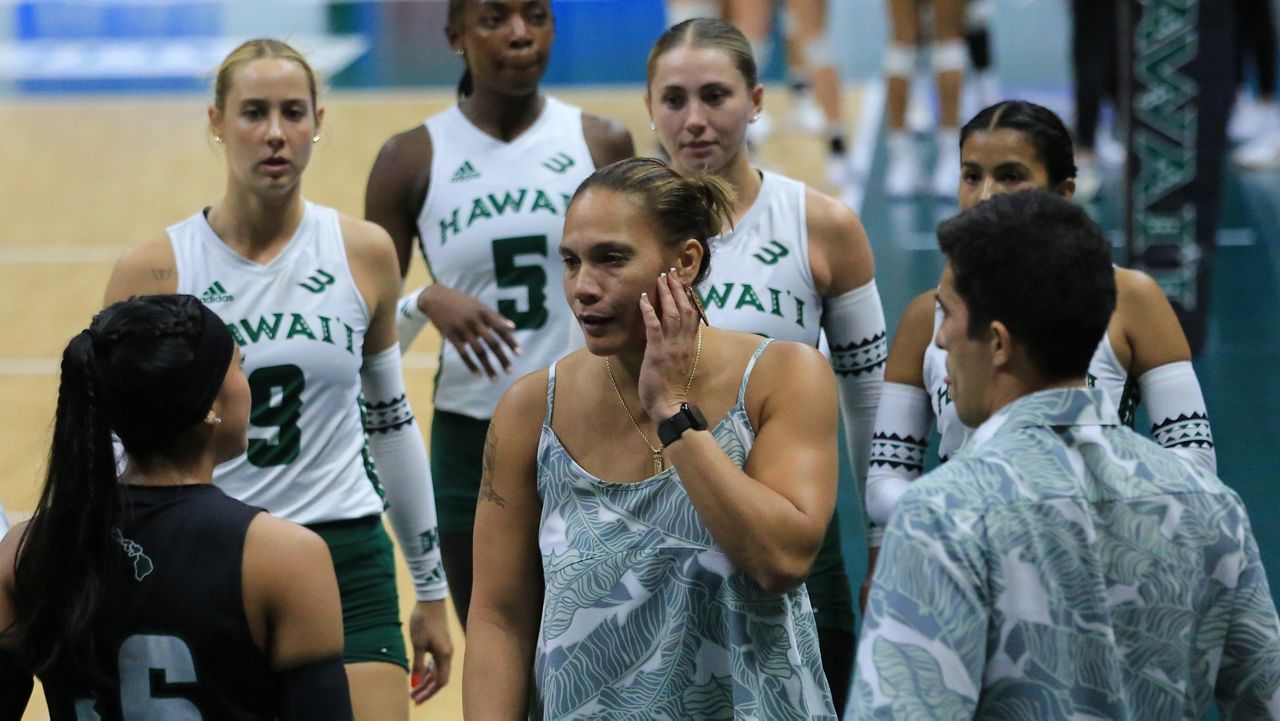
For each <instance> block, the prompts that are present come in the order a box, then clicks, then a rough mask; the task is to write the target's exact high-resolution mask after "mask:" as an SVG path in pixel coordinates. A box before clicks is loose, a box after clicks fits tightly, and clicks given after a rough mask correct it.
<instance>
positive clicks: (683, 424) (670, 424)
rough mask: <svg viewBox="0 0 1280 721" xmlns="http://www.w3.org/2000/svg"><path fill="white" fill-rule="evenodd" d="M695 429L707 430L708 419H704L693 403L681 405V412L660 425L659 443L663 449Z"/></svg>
mask: <svg viewBox="0 0 1280 721" xmlns="http://www.w3.org/2000/svg"><path fill="white" fill-rule="evenodd" d="M689 429H693V430H695V431H705V430H707V419H706V418H705V417H703V415H702V411H700V410H698V407H697V406H695V405H693V404H692V403H681V404H680V410H678V411H676V414H675V415H674V416H671V417H670V418H668V419H667V420H665V421H663V422H662V423H660V424H658V441H659V442H660V443H661V444H662V447H663V448H666V447H667V446H669V445H671V444H672V443H675V442H676V441H678V440H680V437H681V436H683V435H684V432H685V431H687V430H689Z"/></svg>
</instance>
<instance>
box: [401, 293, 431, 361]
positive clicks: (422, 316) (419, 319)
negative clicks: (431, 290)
mask: <svg viewBox="0 0 1280 721" xmlns="http://www.w3.org/2000/svg"><path fill="white" fill-rule="evenodd" d="M426 289H427V287H426V286H425V285H424V286H422V287H421V288H419V289H417V290H415V291H413V292H412V293H410V294H409V295H406V296H405V297H403V298H401V299H400V302H398V303H396V332H397V333H399V334H400V352H401V353H404V352H406V351H408V350H409V346H411V345H413V339H414V338H417V337H418V334H419V333H421V332H422V329H423V328H426V327H427V323H428V322H429V321H428V319H427V314H426V313H423V312H422V310H421V309H419V308H418V296H420V295H422V291H424V290H426Z"/></svg>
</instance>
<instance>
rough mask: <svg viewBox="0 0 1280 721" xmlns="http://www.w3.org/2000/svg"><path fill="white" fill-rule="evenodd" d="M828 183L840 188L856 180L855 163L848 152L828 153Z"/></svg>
mask: <svg viewBox="0 0 1280 721" xmlns="http://www.w3.org/2000/svg"><path fill="white" fill-rule="evenodd" d="M826 175H827V185H829V186H831V187H832V188H836V189H840V188H844V187H845V186H847V185H850V184H851V183H853V181H854V177H853V163H852V162H851V160H850V158H849V154H848V153H844V154H842V155H836V154H835V153H827V173H826Z"/></svg>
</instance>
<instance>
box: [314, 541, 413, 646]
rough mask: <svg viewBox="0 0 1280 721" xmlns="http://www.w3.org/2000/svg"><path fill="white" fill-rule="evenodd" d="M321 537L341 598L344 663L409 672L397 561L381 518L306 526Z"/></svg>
mask: <svg viewBox="0 0 1280 721" xmlns="http://www.w3.org/2000/svg"><path fill="white" fill-rule="evenodd" d="M307 527H308V528H310V529H311V530H313V531H315V532H316V533H318V534H319V535H320V537H321V538H323V539H324V542H325V544H327V545H328V546H329V555H331V556H332V557H333V570H334V572H335V573H336V574H337V576H338V593H339V595H341V597H342V630H343V648H342V662H343V663H361V662H364V661H383V662H385V663H393V664H396V665H397V666H400V667H402V668H404V669H405V670H406V671H407V670H409V657H408V655H406V653H405V647H404V634H403V633H402V632H401V630H400V602H399V599H398V598H397V597H396V564H395V554H394V552H393V551H392V547H391V539H390V538H389V537H388V536H387V532H386V530H384V529H383V527H382V518H381V517H380V516H369V517H368V518H357V519H354V520H350V521H330V522H328V523H316V524H313V525H310V526H307Z"/></svg>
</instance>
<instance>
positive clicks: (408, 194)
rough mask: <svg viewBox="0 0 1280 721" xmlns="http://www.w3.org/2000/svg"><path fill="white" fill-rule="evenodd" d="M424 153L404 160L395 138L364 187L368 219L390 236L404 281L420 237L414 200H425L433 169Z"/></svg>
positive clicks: (427, 151) (381, 156)
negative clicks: (423, 156)
mask: <svg viewBox="0 0 1280 721" xmlns="http://www.w3.org/2000/svg"><path fill="white" fill-rule="evenodd" d="M423 132H425V130H424V131H423ZM423 152H424V151H422V150H419V151H418V152H415V153H410V154H409V155H410V156H411V157H410V158H407V159H406V158H404V157H401V156H402V155H403V153H402V152H400V151H399V149H398V146H397V145H396V143H395V139H393V140H389V141H387V143H386V144H385V145H383V146H382V150H381V152H379V153H378V158H377V160H375V161H374V163H373V169H372V170H370V171H369V181H368V183H367V184H366V185H365V192H364V217H365V220H368V221H371V222H373V223H377V224H378V225H380V226H382V228H383V229H384V230H386V231H387V233H388V234H389V235H390V236H391V240H392V242H393V243H394V244H395V248H396V260H397V261H398V264H399V273H400V277H401V278H403V277H404V276H405V275H406V274H407V273H408V272H409V262H410V260H411V259H412V258H413V245H414V240H415V239H416V238H417V237H418V226H417V207H415V199H416V198H417V196H423V198H425V195H426V186H427V182H428V179H427V177H426V175H427V173H428V171H427V169H428V168H430V167H431V158H430V150H429V149H427V150H425V154H426V158H425V163H424V162H422V161H423V160H424V158H422V157H421V155H422V154H423ZM409 161H414V162H413V163H410V162H409ZM407 166H412V167H407ZM415 171H416V172H415ZM419 186H420V187H419ZM419 204H420V203H419Z"/></svg>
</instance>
